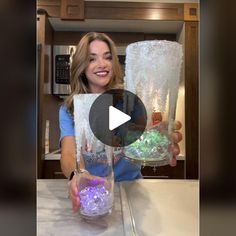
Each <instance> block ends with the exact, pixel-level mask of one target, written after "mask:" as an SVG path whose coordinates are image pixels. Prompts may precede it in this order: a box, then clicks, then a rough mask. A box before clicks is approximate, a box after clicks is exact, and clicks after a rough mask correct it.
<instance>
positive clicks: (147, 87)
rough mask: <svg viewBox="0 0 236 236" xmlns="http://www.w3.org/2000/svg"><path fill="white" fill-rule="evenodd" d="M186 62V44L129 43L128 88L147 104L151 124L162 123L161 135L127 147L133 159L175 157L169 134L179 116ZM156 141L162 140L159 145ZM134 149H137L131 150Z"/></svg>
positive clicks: (160, 160) (159, 161) (148, 134)
mask: <svg viewBox="0 0 236 236" xmlns="http://www.w3.org/2000/svg"><path fill="white" fill-rule="evenodd" d="M182 61H183V51H182V45H181V44H179V43H177V42H173V41H166V40H147V41H139V42H136V43H132V44H129V45H128V46H127V48H126V61H125V78H124V81H125V89H127V90H129V91H131V92H132V93H134V94H136V95H137V96H138V97H139V98H140V99H141V100H142V102H143V103H144V105H145V108H146V111H147V119H148V120H147V124H148V127H150V126H152V125H157V126H159V128H158V129H157V130H158V132H159V133H158V134H157V133H155V132H154V131H151V132H150V131H149V132H146V133H144V135H143V136H141V138H140V140H137V141H136V142H135V143H134V144H133V146H132V147H126V148H125V150H126V155H128V156H129V157H130V160H134V161H136V162H142V163H143V164H149V165H150V164H153V165H154V166H159V165H166V164H168V163H169V161H170V159H171V158H172V153H171V152H170V151H169V147H170V145H171V139H170V137H169V136H170V134H171V132H172V127H173V121H174V119H175V112H176V103H177V97H178V89H179V81H180V75H181V67H182ZM166 124H168V125H166ZM167 139H168V140H167ZM154 140H156V141H157V142H158V143H157V145H156V147H155V143H154ZM140 141H141V142H140ZM137 142H140V143H137ZM160 142H163V143H164V142H165V147H164V146H163V145H159V144H160ZM151 143H152V144H151ZM167 143H168V145H167ZM139 145H140V147H141V146H142V145H145V146H146V147H147V149H146V150H145V151H143V152H141V151H140V153H139V152H138V151H137V150H138V148H139ZM148 145H149V146H148ZM129 149H130V151H128V150H129ZM131 149H133V151H134V152H132V153H131ZM135 149H136V151H135ZM158 149H159V150H158ZM143 150H144V149H143Z"/></svg>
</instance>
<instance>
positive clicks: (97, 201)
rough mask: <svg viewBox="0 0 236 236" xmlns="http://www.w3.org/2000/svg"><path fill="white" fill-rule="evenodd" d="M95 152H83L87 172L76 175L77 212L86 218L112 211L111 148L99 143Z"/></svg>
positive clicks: (93, 217)
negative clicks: (78, 201)
mask: <svg viewBox="0 0 236 236" xmlns="http://www.w3.org/2000/svg"><path fill="white" fill-rule="evenodd" d="M102 146H103V147H104V148H101V149H100V150H99V148H97V151H96V153H91V152H83V154H82V155H83V159H84V163H85V168H86V170H88V172H89V174H83V175H78V177H77V178H78V179H77V185H78V189H79V193H78V194H79V197H80V204H81V205H80V210H79V213H80V215H81V216H82V217H83V218H86V219H97V218H99V217H101V216H105V215H107V214H110V213H111V212H112V207H113V200H114V172H113V166H112V148H111V147H109V146H105V145H103V144H101V145H100V147H102Z"/></svg>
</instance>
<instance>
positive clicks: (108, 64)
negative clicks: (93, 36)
mask: <svg viewBox="0 0 236 236" xmlns="http://www.w3.org/2000/svg"><path fill="white" fill-rule="evenodd" d="M112 74H113V70H112V55H111V52H110V49H109V47H108V45H107V44H106V43H105V42H103V41H100V40H94V41H92V42H91V43H90V45H89V65H88V66H87V67H86V69H85V75H86V77H87V79H88V84H89V89H90V91H91V92H92V93H102V92H105V89H106V85H107V84H108V83H109V82H110V80H111V78H112Z"/></svg>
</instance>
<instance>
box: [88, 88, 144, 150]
mask: <svg viewBox="0 0 236 236" xmlns="http://www.w3.org/2000/svg"><path fill="white" fill-rule="evenodd" d="M89 124H90V128H91V130H92V131H93V133H94V135H95V136H96V138H97V139H99V140H100V141H101V142H102V143H104V144H106V145H109V146H112V147H125V146H128V145H130V144H131V143H133V142H135V141H136V140H137V139H139V138H140V136H141V135H142V134H143V132H144V130H145V128H146V124H147V113H146V109H145V107H144V104H143V103H142V101H141V100H140V98H139V97H138V96H136V95H135V94H133V93H131V92H130V91H127V90H124V89H112V90H108V91H107V92H105V93H103V94H101V95H100V96H98V97H97V98H96V100H95V101H94V102H93V104H92V106H91V108H90V112H89Z"/></svg>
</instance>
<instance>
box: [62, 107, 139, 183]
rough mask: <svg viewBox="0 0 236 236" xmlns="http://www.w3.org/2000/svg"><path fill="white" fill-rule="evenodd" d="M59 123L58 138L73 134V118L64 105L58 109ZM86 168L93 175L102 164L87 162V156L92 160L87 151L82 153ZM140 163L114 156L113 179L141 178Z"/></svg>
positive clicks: (98, 170) (101, 170) (98, 173)
mask: <svg viewBox="0 0 236 236" xmlns="http://www.w3.org/2000/svg"><path fill="white" fill-rule="evenodd" d="M59 123H60V131H61V135H60V140H62V138H64V137H65V136H75V129H74V118H73V116H72V115H71V114H70V113H69V111H68V110H67V108H66V107H65V106H61V107H60V111H59ZM83 157H84V161H85V165H86V169H87V170H88V171H89V172H90V173H92V174H93V175H100V173H102V172H103V169H102V166H100V165H99V164H96V165H93V164H91V163H89V161H88V160H89V158H90V160H92V158H91V156H90V155H89V154H88V153H84V154H83ZM140 170H141V165H139V164H134V163H130V162H129V161H127V160H126V159H125V158H124V157H123V156H122V155H121V154H119V155H116V156H115V160H114V175H115V181H116V182H120V181H125V180H134V179H140V178H142V175H141V171H140Z"/></svg>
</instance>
